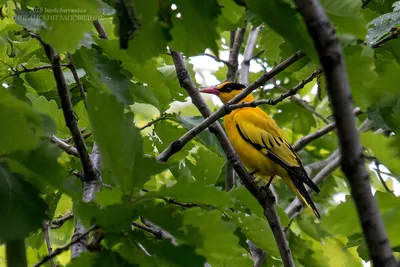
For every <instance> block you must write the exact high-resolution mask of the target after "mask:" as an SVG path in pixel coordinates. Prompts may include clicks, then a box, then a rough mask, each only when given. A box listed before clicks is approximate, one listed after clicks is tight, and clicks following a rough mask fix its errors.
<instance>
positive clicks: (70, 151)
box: [50, 135, 79, 157]
mask: <svg viewBox="0 0 400 267" xmlns="http://www.w3.org/2000/svg"><path fill="white" fill-rule="evenodd" d="M50 141H51V142H52V143H54V144H56V145H57V146H58V147H59V148H61V149H62V150H64V151H65V152H66V153H67V154H69V155H72V156H75V157H79V153H78V150H76V148H75V147H73V146H71V145H69V144H67V143H65V142H64V141H63V140H61V139H60V138H58V137H57V136H55V135H52V136H50Z"/></svg>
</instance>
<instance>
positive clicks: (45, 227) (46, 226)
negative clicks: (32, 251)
mask: <svg viewBox="0 0 400 267" xmlns="http://www.w3.org/2000/svg"><path fill="white" fill-rule="evenodd" d="M43 233H44V239H45V241H46V246H47V253H48V254H51V253H52V252H53V248H52V247H51V242H50V234H49V221H48V220H45V221H44V222H43ZM50 266H51V267H55V266H56V265H55V263H54V258H51V259H50Z"/></svg>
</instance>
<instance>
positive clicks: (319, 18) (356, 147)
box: [295, 0, 396, 266]
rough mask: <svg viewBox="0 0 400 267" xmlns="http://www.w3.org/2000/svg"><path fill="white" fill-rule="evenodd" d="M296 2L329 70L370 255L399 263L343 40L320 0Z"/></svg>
mask: <svg viewBox="0 0 400 267" xmlns="http://www.w3.org/2000/svg"><path fill="white" fill-rule="evenodd" d="M295 3H296V6H297V9H298V10H299V12H300V13H301V15H302V16H303V18H304V21H305V23H306V26H307V29H308V31H309V33H310V35H311V37H312V38H313V40H314V43H315V47H316V50H317V52H318V55H319V58H320V61H321V65H322V67H323V69H324V72H325V77H326V81H327V91H328V94H329V97H330V101H331V104H332V110H333V116H334V118H335V121H336V124H337V129H338V136H339V142H340V149H341V153H342V155H343V157H342V160H341V166H342V170H343V172H344V174H345V175H346V177H347V179H348V181H349V184H350V187H351V194H352V196H353V198H354V201H355V204H356V207H357V212H358V216H359V218H360V221H361V225H362V228H363V231H364V236H365V239H366V243H367V246H368V251H369V255H370V258H371V260H372V262H373V265H374V266H395V265H396V261H395V259H394V257H393V251H392V248H391V246H390V243H389V240H388V238H387V234H386V232H385V228H384V225H383V221H382V218H381V217H380V214H379V210H378V206H377V204H376V201H375V199H374V197H373V195H372V192H371V186H370V183H369V174H368V172H367V169H366V168H365V165H364V159H363V153H362V147H361V144H360V138H359V134H358V132H357V128H356V121H355V117H354V115H352V111H353V103H352V97H351V93H350V88H349V83H348V80H347V74H346V70H345V65H344V58H343V51H342V47H341V46H340V43H339V39H338V38H337V36H336V34H335V31H334V29H333V28H332V27H331V25H330V23H329V20H328V17H327V16H326V14H325V13H324V11H323V9H322V7H321V6H320V4H319V2H318V1H317V0H295Z"/></svg>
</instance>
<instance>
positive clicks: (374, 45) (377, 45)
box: [371, 28, 400, 48]
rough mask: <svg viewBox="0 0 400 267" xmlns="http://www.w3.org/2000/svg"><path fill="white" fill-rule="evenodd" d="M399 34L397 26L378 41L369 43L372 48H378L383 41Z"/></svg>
mask: <svg viewBox="0 0 400 267" xmlns="http://www.w3.org/2000/svg"><path fill="white" fill-rule="evenodd" d="M399 35H400V28H397V29H395V30H394V31H391V32H390V33H389V35H388V36H386V37H384V38H382V39H380V40H379V41H378V42H376V43H375V44H373V45H371V47H372V48H378V47H380V46H381V45H383V44H384V43H386V42H387V41H390V40H393V39H396V38H397V37H399Z"/></svg>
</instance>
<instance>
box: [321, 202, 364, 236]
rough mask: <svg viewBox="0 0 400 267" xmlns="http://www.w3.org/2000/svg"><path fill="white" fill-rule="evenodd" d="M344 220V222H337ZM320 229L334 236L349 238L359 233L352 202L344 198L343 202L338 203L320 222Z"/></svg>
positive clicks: (358, 223) (357, 220) (358, 224)
mask: <svg viewBox="0 0 400 267" xmlns="http://www.w3.org/2000/svg"><path fill="white" fill-rule="evenodd" d="M338 218H346V220H338ZM321 227H322V229H324V230H325V231H327V232H329V233H331V234H334V235H344V236H350V235H352V234H355V233H359V232H361V226H360V221H359V219H358V216H357V211H356V208H355V206H354V203H353V200H352V198H350V197H347V198H346V201H345V202H342V203H340V204H339V205H337V206H336V208H334V209H333V210H331V211H330V212H329V213H328V214H326V215H325V216H324V217H323V218H322V220H321Z"/></svg>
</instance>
